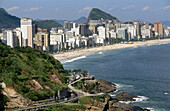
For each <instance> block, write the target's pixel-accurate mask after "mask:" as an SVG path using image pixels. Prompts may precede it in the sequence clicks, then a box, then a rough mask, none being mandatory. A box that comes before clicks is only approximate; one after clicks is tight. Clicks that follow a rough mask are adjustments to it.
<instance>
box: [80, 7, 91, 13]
mask: <svg viewBox="0 0 170 111" xmlns="http://www.w3.org/2000/svg"><path fill="white" fill-rule="evenodd" d="M89 10H91V7H85V8H83V9H82V10H80V11H79V13H85V12H87V11H89Z"/></svg>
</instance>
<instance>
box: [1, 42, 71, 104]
mask: <svg viewBox="0 0 170 111" xmlns="http://www.w3.org/2000/svg"><path fill="white" fill-rule="evenodd" d="M0 57H1V58H0V81H3V82H5V84H6V85H7V86H12V87H14V89H15V90H16V91H17V92H18V93H20V94H22V95H23V96H25V97H28V98H29V99H31V100H34V101H35V100H39V99H45V98H48V97H50V96H53V95H56V93H57V91H61V90H63V89H65V88H67V84H66V83H67V79H68V78H67V77H66V76H67V75H68V71H66V70H64V68H63V66H62V64H61V63H60V62H59V61H58V60H56V59H54V58H53V57H52V56H50V55H47V54H45V53H43V52H42V51H40V50H36V49H33V48H30V47H25V48H20V47H16V48H14V49H12V48H10V47H9V46H6V45H4V44H2V42H1V41H0ZM52 75H55V76H56V77H57V78H59V81H61V82H62V83H63V84H61V82H60V84H59V81H58V82H57V81H52V80H51V79H50V77H51V76H52ZM33 80H34V81H37V82H38V83H39V84H40V85H41V86H42V87H43V89H39V90H37V89H36V88H35V82H33ZM46 87H49V88H46Z"/></svg>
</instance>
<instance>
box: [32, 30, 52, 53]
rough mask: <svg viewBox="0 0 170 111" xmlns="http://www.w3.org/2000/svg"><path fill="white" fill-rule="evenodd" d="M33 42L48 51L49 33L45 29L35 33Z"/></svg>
mask: <svg viewBox="0 0 170 111" xmlns="http://www.w3.org/2000/svg"><path fill="white" fill-rule="evenodd" d="M34 43H35V44H36V45H37V46H41V48H42V50H43V51H49V47H50V36H49V33H48V32H47V31H43V30H42V31H39V32H38V33H37V34H36V35H35V41H34Z"/></svg>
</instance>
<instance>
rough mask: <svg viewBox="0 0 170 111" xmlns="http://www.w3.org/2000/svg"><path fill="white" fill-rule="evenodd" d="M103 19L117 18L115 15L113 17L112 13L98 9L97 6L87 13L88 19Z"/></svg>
mask: <svg viewBox="0 0 170 111" xmlns="http://www.w3.org/2000/svg"><path fill="white" fill-rule="evenodd" d="M101 18H102V19H104V20H107V19H109V20H118V19H117V18H116V17H113V16H112V15H110V14H108V13H106V12H104V11H102V10H100V9H98V8H93V9H92V10H91V12H90V14H89V17H88V21H89V20H100V19H101Z"/></svg>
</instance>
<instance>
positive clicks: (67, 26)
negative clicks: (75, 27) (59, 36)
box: [64, 21, 71, 31]
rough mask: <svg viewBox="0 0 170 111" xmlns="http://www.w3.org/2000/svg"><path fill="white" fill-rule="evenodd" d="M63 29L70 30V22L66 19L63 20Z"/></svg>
mask: <svg viewBox="0 0 170 111" xmlns="http://www.w3.org/2000/svg"><path fill="white" fill-rule="evenodd" d="M64 30H65V31H67V30H71V26H70V22H68V21H65V22H64Z"/></svg>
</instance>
